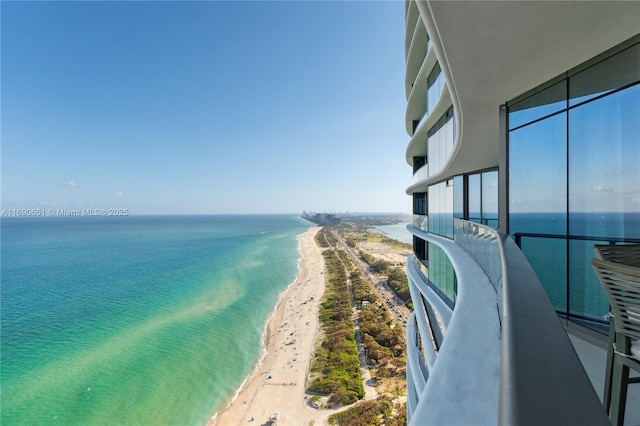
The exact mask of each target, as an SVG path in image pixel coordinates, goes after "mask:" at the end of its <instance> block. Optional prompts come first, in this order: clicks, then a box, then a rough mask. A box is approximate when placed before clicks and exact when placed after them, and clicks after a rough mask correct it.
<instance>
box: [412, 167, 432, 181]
mask: <svg viewBox="0 0 640 426" xmlns="http://www.w3.org/2000/svg"><path fill="white" fill-rule="evenodd" d="M428 177H429V164H428V163H427V164H425V165H424V166H422V167H420V168H419V169H418V170H417V171H416V172H415V173H414V174H413V183H418V182H420V181H422V180H424V179H426V178H428Z"/></svg>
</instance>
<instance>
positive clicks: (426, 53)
mask: <svg viewBox="0 0 640 426" xmlns="http://www.w3.org/2000/svg"><path fill="white" fill-rule="evenodd" d="M404 6H405V22H406V36H405V56H406V77H405V94H406V97H407V108H406V116H405V127H406V131H407V133H408V134H409V136H410V139H409V143H408V146H407V150H406V161H407V163H408V164H409V165H410V166H411V167H412V169H413V180H412V181H411V184H410V186H409V187H408V188H407V190H406V192H407V194H409V195H410V196H411V197H412V198H413V213H414V216H413V223H412V224H411V225H409V226H408V230H409V231H410V232H411V234H413V247H414V250H413V255H412V256H410V257H409V260H408V262H407V275H408V278H409V287H410V291H411V297H412V300H413V305H414V307H415V311H414V313H413V314H412V317H411V320H410V321H409V322H408V328H407V346H408V357H407V382H408V403H407V410H408V418H409V424H411V425H427V424H456V425H462V424H496V423H501V424H518V425H520V424H540V425H541V424H545V425H548V424H564V425H568V424H606V423H607V422H608V419H607V415H606V413H605V411H604V409H603V408H602V406H601V404H600V401H599V399H598V397H597V394H596V393H595V391H594V389H593V387H592V386H591V384H590V382H589V379H588V377H587V376H586V374H585V372H584V369H583V368H582V365H581V364H580V361H579V359H578V358H577V356H576V353H575V351H574V350H573V347H572V346H571V343H570V340H569V338H568V337H567V334H566V332H565V329H564V328H563V327H562V322H561V321H559V320H558V318H561V319H562V320H563V321H566V323H571V324H579V325H580V326H581V327H586V328H587V329H591V330H595V331H596V332H600V333H606V332H607V320H606V319H605V314H606V313H607V312H608V310H609V306H608V301H607V298H606V296H605V294H604V292H603V290H602V288H601V286H600V284H599V282H598V280H597V279H596V277H595V275H594V273H593V270H592V268H591V265H590V264H589V259H590V258H592V257H593V251H592V246H593V244H606V243H625V242H640V35H639V29H640V2H638V1H506V2H502V1H474V2H469V1H432V0H427V1H405V3H404ZM602 368H603V369H604V365H603V366H602Z"/></svg>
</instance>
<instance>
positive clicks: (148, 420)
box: [0, 215, 308, 425]
mask: <svg viewBox="0 0 640 426" xmlns="http://www.w3.org/2000/svg"><path fill="white" fill-rule="evenodd" d="M1 226H2V228H1V230H2V234H1V237H2V252H1V255H2V310H1V321H2V323H1V325H2V330H1V345H2V351H1V364H0V369H1V371H0V373H1V383H2V387H1V392H2V394H1V397H2V406H1V414H0V416H1V417H0V423H1V424H2V425H14V424H61V425H74V424H78V425H79V424H82V425H93V424H181V425H182V424H202V423H204V422H205V421H206V419H207V418H208V417H209V416H211V415H212V414H213V413H214V412H215V411H216V410H218V409H219V408H221V405H222V404H224V402H225V401H226V400H227V399H228V398H229V396H230V395H232V394H233V393H234V392H235V390H236V389H237V387H238V386H239V385H240V384H241V383H242V381H243V380H244V378H245V377H246V375H247V374H248V373H249V372H250V370H251V367H252V366H253V364H254V363H255V362H256V360H257V359H258V357H259V355H260V346H261V338H262V332H263V330H264V324H265V321H266V320H267V319H268V317H269V315H270V314H271V313H272V311H273V308H274V306H275V304H276V302H277V299H278V295H279V293H280V292H282V291H283V290H284V289H285V288H286V287H287V286H288V285H289V284H290V283H291V282H292V281H293V280H294V278H295V276H296V273H297V260H298V258H299V253H298V250H297V248H298V245H297V240H296V236H297V235H298V234H300V233H302V232H304V231H305V230H306V229H307V227H308V223H307V222H304V221H302V220H301V219H299V218H297V217H296V216H293V215H264V216H263V215H260V216H244V215H242V216H238V215H236V216H165V217H162V216H149V217H141V216H138V217H135V216H134V217H127V218H81V217H70V218H37V219H11V218H9V219H3V220H2V223H1Z"/></svg>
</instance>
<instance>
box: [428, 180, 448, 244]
mask: <svg viewBox="0 0 640 426" xmlns="http://www.w3.org/2000/svg"><path fill="white" fill-rule="evenodd" d="M428 209H429V232H432V233H434V234H438V235H441V236H443V237H448V238H453V181H451V180H450V181H447V182H441V183H438V184H436V185H432V186H430V187H429V193H428Z"/></svg>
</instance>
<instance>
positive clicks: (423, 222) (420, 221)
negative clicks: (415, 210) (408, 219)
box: [412, 214, 429, 232]
mask: <svg viewBox="0 0 640 426" xmlns="http://www.w3.org/2000/svg"><path fill="white" fill-rule="evenodd" d="M412 225H413V227H414V228H417V229H419V230H421V231H424V232H429V216H425V215H422V214H414V215H413V223H412Z"/></svg>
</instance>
